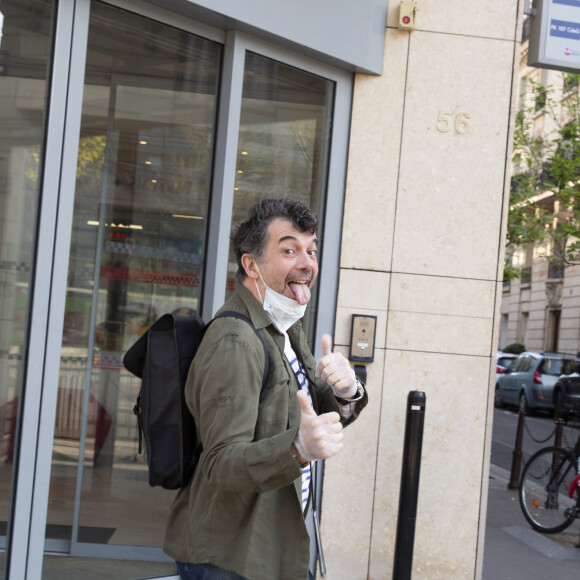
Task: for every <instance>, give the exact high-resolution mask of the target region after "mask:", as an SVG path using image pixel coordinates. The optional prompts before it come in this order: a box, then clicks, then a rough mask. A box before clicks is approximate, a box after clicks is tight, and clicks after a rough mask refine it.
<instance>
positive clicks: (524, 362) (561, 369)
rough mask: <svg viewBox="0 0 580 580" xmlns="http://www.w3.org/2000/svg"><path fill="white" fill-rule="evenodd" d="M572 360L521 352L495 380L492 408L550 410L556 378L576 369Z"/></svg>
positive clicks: (561, 355) (561, 356)
mask: <svg viewBox="0 0 580 580" xmlns="http://www.w3.org/2000/svg"><path fill="white" fill-rule="evenodd" d="M576 362H577V359H576V357H573V356H570V355H563V354H555V353H537V352H523V353H522V354H520V355H519V356H518V357H517V358H516V359H515V360H514V361H513V362H512V364H511V365H510V366H509V368H508V369H507V371H506V372H505V373H504V374H503V375H500V376H498V377H497V378H496V386H495V405H496V407H502V406H504V405H508V406H513V407H517V408H519V409H520V410H523V411H526V413H532V412H533V411H535V410H540V409H543V410H546V411H553V410H554V402H553V400H552V391H553V389H554V385H555V384H556V381H557V380H558V378H559V377H560V376H561V375H563V374H569V373H570V372H571V371H572V369H573V368H574V367H575V366H576Z"/></svg>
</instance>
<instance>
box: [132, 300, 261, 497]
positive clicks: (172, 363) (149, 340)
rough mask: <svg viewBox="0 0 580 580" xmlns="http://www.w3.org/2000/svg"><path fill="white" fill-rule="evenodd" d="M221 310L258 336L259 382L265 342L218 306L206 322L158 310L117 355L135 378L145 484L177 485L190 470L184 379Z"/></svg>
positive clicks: (193, 445) (196, 449) (192, 441)
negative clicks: (260, 354)
mask: <svg viewBox="0 0 580 580" xmlns="http://www.w3.org/2000/svg"><path fill="white" fill-rule="evenodd" d="M224 316H230V317H233V318H238V319H240V320H244V321H245V322H247V323H248V324H249V325H250V326H251V327H252V328H253V329H254V332H255V333H256V335H257V336H258V338H259V339H260V341H261V343H262V346H263V347H264V356H265V360H266V364H265V366H264V375H263V377H262V388H264V386H265V385H266V382H267V381H268V376H269V374H270V373H269V361H268V353H267V351H266V346H265V345H264V341H263V339H262V337H261V336H260V333H259V332H258V331H257V330H256V329H255V328H254V325H253V324H252V322H251V320H249V319H248V318H247V317H245V316H244V315H243V314H240V313H239V312H233V311H228V312H222V313H221V314H219V315H218V316H216V317H215V318H214V319H213V320H211V321H210V322H209V323H208V324H207V325H206V324H205V323H204V322H203V320H202V319H201V318H199V316H187V317H186V316H178V315H176V314H164V315H163V316H161V318H159V319H158V320H157V321H156V322H154V323H153V324H152V325H151V327H150V328H149V330H147V332H145V333H144V334H143V336H141V337H140V338H139V339H138V340H137V341H136V342H135V343H134V344H133V345H132V346H131V348H130V349H129V350H128V351H127V352H126V353H125V356H124V357H123V365H124V366H125V368H126V369H127V370H128V371H129V372H130V373H132V374H134V375H135V376H137V377H139V378H140V379H141V389H140V391H139V396H138V397H137V403H136V405H135V407H134V408H133V412H134V413H135V415H137V423H138V427H139V453H141V451H142V437H144V438H145V447H146V449H147V465H148V467H149V485H151V486H156V485H160V486H161V487H164V488H165V489H178V488H180V487H184V486H185V485H187V484H188V482H189V480H190V479H191V477H192V475H193V472H194V470H195V467H196V465H197V462H198V460H199V456H200V454H201V445H200V444H199V442H198V441H197V437H196V435H195V422H194V419H193V416H192V415H191V413H190V412H189V409H188V408H187V404H186V402H185V394H184V388H185V382H186V380H187V375H188V372H189V367H190V366H191V362H192V361H193V358H194V356H195V353H196V352H197V349H198V348H199V345H200V344H201V340H202V338H203V335H204V334H205V331H206V330H207V328H208V327H209V325H210V324H211V323H212V322H213V321H214V320H216V318H221V317H224Z"/></svg>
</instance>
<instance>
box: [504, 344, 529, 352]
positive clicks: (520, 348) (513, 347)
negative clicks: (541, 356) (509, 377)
mask: <svg viewBox="0 0 580 580" xmlns="http://www.w3.org/2000/svg"><path fill="white" fill-rule="evenodd" d="M525 350H526V347H525V346H524V345H523V344H520V343H519V342H514V343H513V344H508V345H507V346H506V347H505V348H504V349H503V350H502V352H505V353H507V354H522V352H524V351H525Z"/></svg>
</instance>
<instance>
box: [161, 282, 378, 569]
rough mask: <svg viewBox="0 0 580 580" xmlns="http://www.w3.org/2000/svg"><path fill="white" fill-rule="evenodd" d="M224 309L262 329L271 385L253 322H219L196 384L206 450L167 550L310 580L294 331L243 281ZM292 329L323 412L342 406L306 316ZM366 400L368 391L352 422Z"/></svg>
mask: <svg viewBox="0 0 580 580" xmlns="http://www.w3.org/2000/svg"><path fill="white" fill-rule="evenodd" d="M224 310H234V311H237V312H241V313H242V314H245V315H246V316H247V317H248V318H250V320H251V321H252V322H253V324H254V327H255V328H256V329H257V330H258V331H259V332H260V334H261V335H262V337H263V339H264V343H265V346H266V350H267V352H268V357H269V364H270V376H269V379H268V382H267V385H266V386H265V388H264V389H263V390H262V376H263V372H264V364H265V361H264V350H263V347H262V344H261V342H260V341H259V339H258V337H257V336H256V335H255V333H254V331H253V330H252V328H251V327H250V326H249V325H248V324H247V323H246V322H244V321H242V320H237V319H234V318H231V317H228V318H220V319H218V320H216V321H215V322H213V323H212V324H211V326H210V327H209V329H208V331H207V333H206V335H205V337H204V339H203V342H202V344H201V346H200V349H199V350H198V352H197V355H196V357H195V359H194V362H193V363H192V366H191V369H190V373H189V377H188V380H187V385H186V400H187V404H188V406H189V409H190V410H191V412H192V413H193V416H194V417H195V422H196V428H197V434H198V437H199V439H200V440H201V443H202V445H203V453H202V455H201V458H200V462H199V464H198V466H197V469H196V471H195V474H194V477H193V479H192V481H191V482H190V484H189V485H188V486H187V487H185V488H183V489H181V490H179V491H178V492H177V495H176V497H175V500H174V502H173V504H172V506H171V508H170V511H169V514H168V518H167V526H166V531H165V542H164V551H165V552H166V553H167V554H168V555H169V556H171V557H172V558H174V559H175V560H177V561H180V562H194V563H196V564H202V563H212V564H214V565H216V566H219V567H221V568H225V569H227V570H232V571H234V572H236V573H237V574H240V575H241V576H243V577H245V578H248V580H304V579H306V577H307V573H308V572H307V570H308V559H309V538H308V533H307V531H306V526H305V524H304V518H303V514H302V508H301V500H300V487H301V469H300V465H299V464H298V463H297V461H296V459H295V458H294V457H293V456H292V454H291V452H290V446H291V443H292V441H293V440H294V437H295V436H296V433H297V431H298V427H299V425H300V407H299V404H298V398H297V396H296V393H297V390H298V387H297V382H296V379H295V376H294V373H293V371H292V369H291V367H290V365H289V363H288V361H287V360H286V357H285V356H284V354H283V353H284V337H283V335H282V334H280V333H279V332H278V330H277V329H276V328H275V327H274V325H273V324H272V321H271V319H270V318H269V317H268V315H267V314H266V312H265V311H264V310H263V308H262V305H261V304H260V303H259V302H258V301H257V300H256V299H255V298H254V297H253V296H252V294H251V293H250V292H249V291H248V290H247V289H246V288H245V287H244V286H242V285H241V284H238V285H237V286H236V293H235V294H234V295H233V296H232V298H231V299H230V300H229V301H228V302H227V303H226V304H225V305H224V306H223V307H222V309H221V311H224ZM288 335H289V337H290V342H291V343H292V346H293V348H294V350H295V352H296V354H297V355H298V357H299V358H300V360H301V361H302V364H303V365H304V367H305V369H307V372H308V375H309V377H310V379H311V381H313V382H311V385H310V389H311V393H312V401H313V405H314V408H315V410H316V411H317V412H318V413H319V414H320V413H325V412H329V411H338V403H337V402H336V400H335V398H334V395H333V394H332V391H331V389H330V388H329V387H328V386H327V385H326V383H325V382H323V381H320V380H318V379H315V378H314V372H315V367H316V364H315V361H314V359H313V357H312V355H311V353H310V351H309V349H308V346H307V344H306V338H305V336H304V333H303V332H302V325H301V323H300V322H298V323H296V324H295V325H294V326H293V327H292V328H290V329H289V331H288ZM366 404H367V397H366V395H365V398H364V399H363V400H361V401H359V402H358V403H357V404H356V409H355V412H354V414H353V416H352V417H351V418H350V419H349V420H348V423H350V422H352V421H353V420H354V419H355V418H356V417H357V416H358V414H359V412H360V410H361V409H362V408H363V407H364V406H365V405H366Z"/></svg>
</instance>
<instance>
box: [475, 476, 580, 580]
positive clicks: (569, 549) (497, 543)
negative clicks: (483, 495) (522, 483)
mask: <svg viewBox="0 0 580 580" xmlns="http://www.w3.org/2000/svg"><path fill="white" fill-rule="evenodd" d="M508 481H509V472H508V471H506V470H505V469H502V468H500V467H497V466H495V465H492V466H491V468H490V477H489V497H488V504H487V523H486V529H485V552H484V559H483V575H482V578H483V580H522V579H524V578H525V579H526V580H546V579H548V578H555V579H556V578H557V579H558V580H577V579H578V578H580V549H579V548H576V547H575V546H576V545H577V544H579V543H580V520H578V521H576V522H574V523H573V524H572V526H570V528H568V529H567V530H565V531H564V532H561V533H559V534H550V535H545V534H540V533H538V532H535V531H534V530H533V529H532V528H531V527H530V525H529V524H528V523H527V521H526V520H525V518H524V516H523V514H522V511H521V509H520V504H519V499H518V492H517V490H511V489H508V487H507V484H508Z"/></svg>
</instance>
